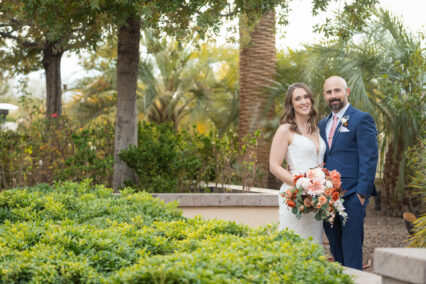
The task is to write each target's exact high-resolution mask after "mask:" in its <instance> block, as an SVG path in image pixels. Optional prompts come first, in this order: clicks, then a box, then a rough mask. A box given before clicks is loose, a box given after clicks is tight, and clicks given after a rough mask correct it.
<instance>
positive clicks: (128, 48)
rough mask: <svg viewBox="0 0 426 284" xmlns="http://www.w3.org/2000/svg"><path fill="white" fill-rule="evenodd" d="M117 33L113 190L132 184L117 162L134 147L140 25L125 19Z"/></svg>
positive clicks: (126, 170)
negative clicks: (124, 152)
mask: <svg viewBox="0 0 426 284" xmlns="http://www.w3.org/2000/svg"><path fill="white" fill-rule="evenodd" d="M126 24H127V25H126V26H123V27H121V28H120V29H119V32H118V58H117V115H116V121H115V140H114V175H113V182H112V183H113V188H114V189H115V190H117V189H118V188H119V187H122V186H123V185H124V181H126V180H130V181H135V174H134V172H133V171H132V170H131V169H130V168H129V167H127V165H126V163H125V162H124V161H122V160H120V158H119V156H118V155H119V153H120V152H121V151H122V150H124V149H127V148H128V147H129V146H130V145H136V144H137V116H136V115H137V113H136V84H137V77H138V64H139V40H140V21H139V19H137V18H136V17H135V18H128V19H127V22H126Z"/></svg>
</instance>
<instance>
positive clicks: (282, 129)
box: [277, 123, 294, 138]
mask: <svg viewBox="0 0 426 284" xmlns="http://www.w3.org/2000/svg"><path fill="white" fill-rule="evenodd" d="M277 134H278V135H280V136H287V137H290V138H292V137H293V135H294V133H293V130H291V125H290V124H288V123H284V124H281V125H280V126H279V127H278V129H277Z"/></svg>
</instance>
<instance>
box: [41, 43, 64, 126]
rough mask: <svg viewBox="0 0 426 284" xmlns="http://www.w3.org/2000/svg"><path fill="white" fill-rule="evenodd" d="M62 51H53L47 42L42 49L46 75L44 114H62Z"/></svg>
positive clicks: (49, 115)
mask: <svg viewBox="0 0 426 284" xmlns="http://www.w3.org/2000/svg"><path fill="white" fill-rule="evenodd" d="M62 55H63V52H61V51H58V52H55V51H54V49H53V44H52V43H49V44H48V46H47V47H46V48H45V49H44V50H43V67H44V72H45V76H46V116H47V117H48V118H49V117H51V116H52V114H55V115H58V116H59V115H61V114H62V89H61V87H62V86H61V59H62Z"/></svg>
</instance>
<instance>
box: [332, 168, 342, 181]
mask: <svg viewBox="0 0 426 284" xmlns="http://www.w3.org/2000/svg"><path fill="white" fill-rule="evenodd" d="M330 176H331V178H332V179H339V180H340V173H339V172H338V171H336V170H332V171H331V172H330Z"/></svg>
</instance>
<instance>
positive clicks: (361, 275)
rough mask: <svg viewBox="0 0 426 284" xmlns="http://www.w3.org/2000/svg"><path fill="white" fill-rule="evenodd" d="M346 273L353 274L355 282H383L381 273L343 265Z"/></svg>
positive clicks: (359, 283) (367, 283)
mask: <svg viewBox="0 0 426 284" xmlns="http://www.w3.org/2000/svg"><path fill="white" fill-rule="evenodd" d="M343 272H344V273H345V274H348V275H351V276H352V278H353V280H354V283H355V284H381V283H382V277H381V276H380V275H377V274H374V273H370V272H365V271H361V270H358V269H353V268H349V267H343Z"/></svg>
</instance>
